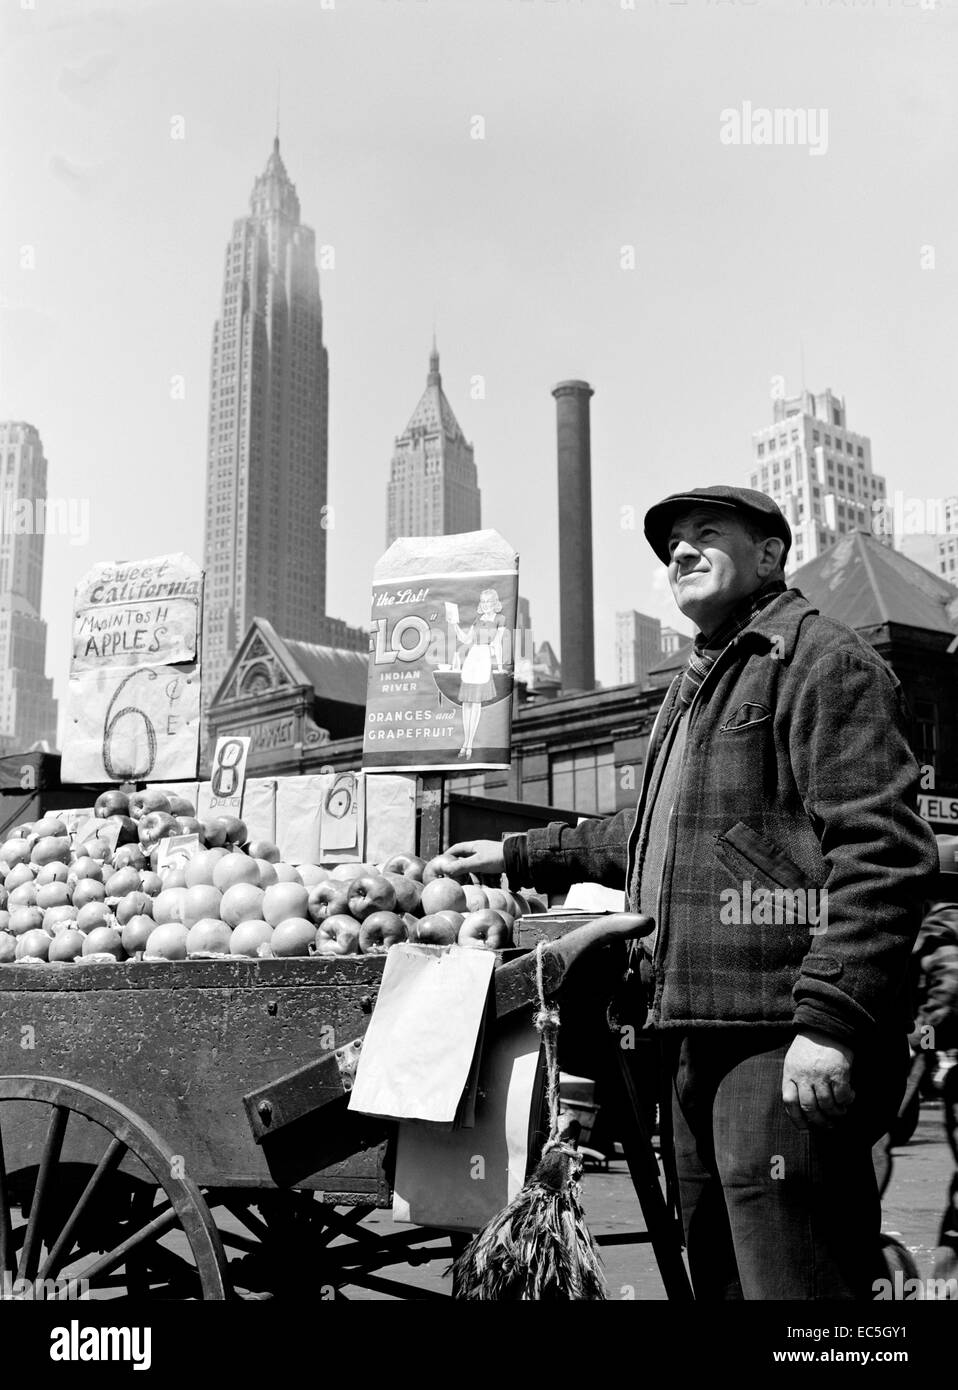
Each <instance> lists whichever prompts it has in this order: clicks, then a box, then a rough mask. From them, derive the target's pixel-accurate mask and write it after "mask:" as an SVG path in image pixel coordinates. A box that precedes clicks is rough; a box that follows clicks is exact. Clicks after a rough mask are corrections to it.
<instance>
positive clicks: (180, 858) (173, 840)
mask: <svg viewBox="0 0 958 1390" xmlns="http://www.w3.org/2000/svg"><path fill="white" fill-rule="evenodd" d="M200 848H201V846H200V837H199V835H167V837H166V838H165V839H164V840H161V841H160V843H159V844H158V845H157V847H156V849H155V850H154V851H153V853H154V856H155V865H154V868H155V871H156V873H158V874H165V873H166V872H167V870H168V869H181V868H182V867H183V865H184V864H186V863H187V862H188V861H189V860H190V859H192V858H193V856H194V854H199V852H200Z"/></svg>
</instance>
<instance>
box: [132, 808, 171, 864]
mask: <svg viewBox="0 0 958 1390" xmlns="http://www.w3.org/2000/svg"><path fill="white" fill-rule="evenodd" d="M180 833H181V832H180V823H179V821H178V820H177V819H176V817H175V816H172V815H170V813H169V811H147V813H146V815H145V816H141V817H140V821H139V838H140V844H141V845H142V846H143V849H144V850H145V851H146V853H147V854H150V853H151V852H152V851H153V850H155V849H156V847H157V845H158V844H159V843H160V841H161V840H165V839H167V838H168V837H169V836H170V835H179V834H180Z"/></svg>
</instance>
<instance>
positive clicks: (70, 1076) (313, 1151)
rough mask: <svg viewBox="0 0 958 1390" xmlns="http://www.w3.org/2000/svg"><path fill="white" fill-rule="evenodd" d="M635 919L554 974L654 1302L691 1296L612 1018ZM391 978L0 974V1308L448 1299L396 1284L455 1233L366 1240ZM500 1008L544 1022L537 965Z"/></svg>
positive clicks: (390, 1142) (628, 1056)
mask: <svg viewBox="0 0 958 1390" xmlns="http://www.w3.org/2000/svg"><path fill="white" fill-rule="evenodd" d="M636 925H637V919H635V918H629V917H615V918H611V919H608V920H601V919H600V920H598V921H595V922H592V923H589V924H588V925H585V926H583V927H579V928H577V929H575V930H570V931H568V932H566V934H564V935H561V936H559V937H558V939H556V940H554V941H551V942H549V944H548V945H547V947H546V948H545V951H544V957H543V970H544V979H545V983H546V986H547V990H548V992H549V993H550V994H554V995H555V996H556V997H557V998H558V999H559V1001H560V1005H561V1008H562V1012H563V1018H564V1027H563V1034H562V1036H563V1046H564V1047H566V1048H567V1049H568V1054H569V1062H570V1064H571V1065H570V1069H575V1070H576V1071H578V1072H579V1073H580V1074H586V1075H593V1074H601V1075H602V1076H603V1077H604V1078H605V1080H606V1089H607V1094H608V1095H609V1096H610V1097H611V1098H612V1103H613V1105H614V1108H615V1110H616V1112H617V1132H618V1135H619V1137H620V1139H621V1140H622V1143H623V1146H624V1150H625V1155H626V1158H627V1161H628V1165H629V1169H630V1172H631V1176H632V1180H633V1183H634V1186H635V1190H636V1194H637V1197H638V1201H639V1203H640V1205H641V1209H642V1212H643V1215H644V1218H645V1224H646V1229H647V1231H648V1238H649V1239H650V1240H651V1242H652V1245H653V1247H654V1250H655V1254H656V1258H657V1260H658V1264H659V1268H660V1270H661V1273H662V1278H663V1282H664V1284H665V1288H666V1292H667V1294H668V1296H669V1297H670V1298H674V1299H687V1298H690V1297H691V1294H690V1289H689V1283H688V1278H687V1275H686V1272H685V1267H684V1264H683V1261H682V1257H681V1245H680V1238H679V1234H678V1231H677V1228H676V1225H675V1223H674V1221H673V1219H672V1217H671V1216H670V1214H669V1212H668V1210H667V1207H666V1203H665V1201H664V1198H663V1195H662V1189H661V1186H660V1177H659V1170H658V1164H657V1161H656V1158H655V1155H654V1153H653V1150H652V1147H651V1144H650V1141H649V1134H648V1130H647V1126H646V1122H645V1119H644V1118H643V1105H642V1103H641V1100H640V1097H639V1094H638V1090H639V1087H640V1086H641V1084H642V1076H641V1069H642V1067H643V1066H644V1065H645V1064H644V1063H643V1061H642V1059H641V1057H640V1055H639V1052H638V1050H634V1049H631V1048H624V1047H622V1046H621V1037H620V1036H619V1034H618V1033H617V1032H614V1031H610V1028H609V1025H608V1023H607V1019H606V1008H607V1005H608V1002H609V1000H610V998H611V997H612V995H613V993H614V991H615V988H616V984H617V982H618V980H619V979H620V978H621V975H622V966H623V963H624V950H625V948H624V945H623V941H624V939H625V938H627V937H628V936H629V935H634V933H635V931H636ZM383 963H384V958H383V957H382V956H379V957H376V956H357V957H342V958H331V957H313V958H310V959H304V960H262V961H239V960H237V961H233V960H223V961H212V960H210V961H207V960H197V961H184V962H176V963H165V962H163V963H161V962H142V961H141V962H136V961H132V962H126V963H123V964H116V965H111V964H93V965H64V966H50V965H42V966H41V965H4V966H0V1296H6V1297H11V1296H14V1297H15V1296H17V1289H18V1288H19V1289H20V1290H21V1295H20V1296H24V1295H23V1290H24V1289H25V1288H26V1285H25V1284H20V1285H18V1283H17V1281H27V1283H29V1284H30V1285H31V1286H35V1285H36V1282H37V1281H43V1282H42V1283H41V1284H40V1285H39V1288H40V1289H41V1291H45V1292H46V1295H47V1296H67V1297H69V1296H76V1295H75V1292H74V1293H73V1294H72V1295H71V1292H70V1290H71V1288H72V1289H73V1290H75V1289H76V1288H78V1287H80V1285H79V1284H78V1283H77V1282H75V1281H80V1280H84V1281H86V1286H87V1287H88V1288H89V1291H90V1294H91V1296H93V1297H116V1296H124V1295H128V1296H133V1297H144V1298H145V1297H153V1298H157V1297H159V1298H164V1299H169V1298H201V1299H226V1298H232V1297H250V1296H268V1295H269V1294H275V1293H277V1292H281V1291H289V1290H295V1291H297V1292H299V1293H300V1294H302V1293H303V1291H304V1290H316V1289H322V1290H324V1292H325V1291H327V1290H328V1293H327V1294H326V1295H325V1296H329V1297H341V1296H343V1295H342V1292H341V1290H342V1288H343V1287H344V1286H346V1285H348V1286H351V1287H354V1286H358V1287H360V1288H363V1289H367V1290H369V1291H371V1292H372V1293H374V1294H376V1293H378V1294H380V1295H382V1294H386V1295H389V1294H393V1295H395V1294H399V1295H400V1296H404V1297H425V1296H441V1295H438V1294H434V1295H429V1294H427V1293H426V1292H425V1291H424V1290H423V1289H421V1288H415V1287H412V1286H410V1285H408V1284H402V1283H400V1282H398V1281H397V1280H395V1279H394V1278H391V1277H389V1274H388V1270H389V1267H390V1266H395V1265H397V1264H399V1265H408V1264H414V1263H416V1262H417V1260H420V1259H428V1258H433V1257H436V1256H437V1255H438V1256H441V1257H442V1258H445V1259H447V1260H448V1258H449V1256H450V1255H452V1254H453V1253H455V1249H456V1240H455V1238H450V1237H449V1236H448V1235H444V1234H443V1233H442V1232H437V1231H435V1230H432V1229H429V1228H424V1227H412V1228H409V1227H402V1228H398V1229H397V1230H395V1231H394V1232H392V1233H390V1234H387V1235H385V1236H380V1235H379V1234H378V1233H376V1232H372V1231H370V1230H369V1229H367V1228H366V1227H363V1226H362V1225H361V1222H362V1220H363V1218H364V1217H365V1216H366V1215H368V1214H369V1213H371V1212H372V1211H374V1210H375V1209H376V1208H383V1207H388V1206H389V1205H390V1203H391V1181H390V1178H391V1164H392V1157H393V1151H394V1141H395V1126H392V1125H389V1124H386V1123H384V1122H381V1121H374V1120H371V1119H368V1118H366V1117H364V1116H361V1115H357V1114H354V1113H353V1112H350V1111H349V1110H348V1109H347V1108H346V1107H347V1100H348V1092H349V1089H350V1086H351V1079H352V1075H353V1073H354V1070H355V1063H356V1059H357V1057H358V1053H359V1049H360V1047H361V1039H362V1036H363V1033H364V1031H365V1028H366V1025H367V1023H368V1020H369V1016H370V1014H371V1012H372V1009H373V1005H374V1003H375V999H376V994H377V990H378V987H379V983H380V979H381V976H382V969H383ZM494 996H495V997H494V1005H493V1006H492V1007H493V1008H494V1014H495V1018H496V1019H497V1020H499V1021H502V1020H505V1019H506V1018H507V1017H509V1016H510V1015H512V1016H514V1015H515V1014H516V1012H517V1011H519V1010H528V1011H531V1010H532V1009H533V1008H534V1007H535V1000H536V987H535V956H534V953H533V952H531V951H529V950H522V949H517V950H513V951H507V952H503V953H501V954H500V959H499V962H498V964H497V968H496V971H495V975H494ZM563 1065H566V1062H565V1060H564V1061H563ZM587 1068H588V1070H586V1069H587ZM437 1240H440V1241H441V1243H440V1244H439V1245H437ZM383 1271H387V1272H386V1273H384V1272H383ZM71 1281H74V1282H73V1283H72V1284H71ZM27 1296H29V1295H27Z"/></svg>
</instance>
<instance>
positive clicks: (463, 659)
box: [363, 531, 519, 772]
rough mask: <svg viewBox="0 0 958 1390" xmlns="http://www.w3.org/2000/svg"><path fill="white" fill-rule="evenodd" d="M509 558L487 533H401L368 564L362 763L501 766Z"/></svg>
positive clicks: (507, 726)
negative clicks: (369, 597) (368, 632)
mask: <svg viewBox="0 0 958 1390" xmlns="http://www.w3.org/2000/svg"><path fill="white" fill-rule="evenodd" d="M518 579H519V574H518V556H517V555H516V552H515V551H514V550H513V548H512V546H510V545H509V543H508V542H507V541H505V540H504V539H503V537H502V536H500V535H499V534H498V532H496V531H469V532H466V533H464V534H462V535H457V536H425V537H403V538H401V539H399V540H397V541H395V542H394V543H393V544H392V545H391V546H390V548H389V550H387V552H386V554H385V555H384V556H383V557H382V559H381V560H380V561H379V564H378V565H377V566H376V569H375V572H374V577H373V598H372V625H371V626H372V640H371V650H370V661H369V686H368V691H367V696H366V726H365V735H364V739H363V766H364V767H365V768H367V769H369V770H381V771H386V770H390V771H411V770H415V771H422V772H438V771H443V770H445V771H466V770H468V769H470V768H473V769H483V768H505V767H508V766H509V747H510V739H511V731H512V693H513V686H514V655H515V646H516V607H517V597H518Z"/></svg>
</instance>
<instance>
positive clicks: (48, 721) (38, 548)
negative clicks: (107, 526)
mask: <svg viewBox="0 0 958 1390" xmlns="http://www.w3.org/2000/svg"><path fill="white" fill-rule="evenodd" d="M0 480H2V482H0V488H2V490H0V752H3V753H22V752H23V751H24V750H25V749H27V748H29V747H30V745H31V744H32V743H36V742H37V741H38V740H40V739H46V740H48V741H49V742H50V743H51V744H55V743H56V737H57V702H56V700H55V699H54V698H53V681H52V680H51V679H50V678H49V677H47V676H46V675H44V665H45V661H46V650H47V625H46V623H45V622H44V621H43V619H42V618H41V617H40V595H41V591H42V588H43V547H44V540H45V532H46V497H47V461H46V459H45V458H44V456H43V445H42V443H41V442H40V436H39V434H38V433H37V431H36V430H35V429H34V427H33V425H27V424H24V423H23V422H22V421H18V420H17V421H14V420H11V421H5V422H3V423H0Z"/></svg>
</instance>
